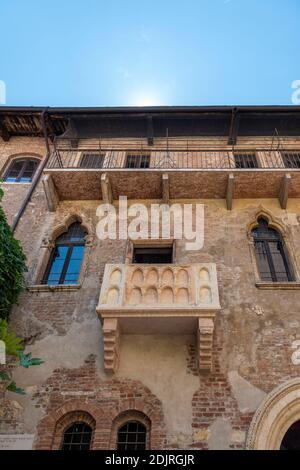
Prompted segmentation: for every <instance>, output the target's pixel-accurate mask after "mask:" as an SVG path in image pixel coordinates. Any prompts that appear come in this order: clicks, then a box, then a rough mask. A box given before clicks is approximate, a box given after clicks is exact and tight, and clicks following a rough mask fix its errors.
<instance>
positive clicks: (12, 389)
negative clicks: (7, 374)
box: [6, 381, 26, 395]
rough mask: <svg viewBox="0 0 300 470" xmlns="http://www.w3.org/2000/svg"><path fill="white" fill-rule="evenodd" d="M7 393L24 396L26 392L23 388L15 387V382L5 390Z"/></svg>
mask: <svg viewBox="0 0 300 470" xmlns="http://www.w3.org/2000/svg"><path fill="white" fill-rule="evenodd" d="M6 390H8V391H9V392H14V393H18V394H19V395H26V392H25V390H24V389H23V388H20V387H17V385H16V382H14V381H12V382H11V383H10V384H9V385H8V387H7V388H6Z"/></svg>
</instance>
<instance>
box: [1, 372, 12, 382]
mask: <svg viewBox="0 0 300 470" xmlns="http://www.w3.org/2000/svg"><path fill="white" fill-rule="evenodd" d="M0 379H1V380H10V377H9V375H8V373H7V372H5V371H2V372H0Z"/></svg>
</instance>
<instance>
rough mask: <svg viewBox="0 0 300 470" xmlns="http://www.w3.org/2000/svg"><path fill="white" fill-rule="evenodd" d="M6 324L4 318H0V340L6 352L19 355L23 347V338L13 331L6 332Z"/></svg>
mask: <svg viewBox="0 0 300 470" xmlns="http://www.w3.org/2000/svg"><path fill="white" fill-rule="evenodd" d="M7 330H8V325H7V321H6V320H1V319H0V340H2V341H4V343H5V349H6V354H11V355H12V356H19V354H20V352H21V351H22V350H23V349H24V348H23V340H22V339H21V338H18V336H17V335H16V334H15V333H14V332H13V331H10V332H8V331H7Z"/></svg>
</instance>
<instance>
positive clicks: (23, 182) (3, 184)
mask: <svg viewBox="0 0 300 470" xmlns="http://www.w3.org/2000/svg"><path fill="white" fill-rule="evenodd" d="M31 183H32V181H2V183H1V185H2V186H5V185H11V184H19V185H20V184H21V185H22V184H25V185H26V186H28V185H30V184H31Z"/></svg>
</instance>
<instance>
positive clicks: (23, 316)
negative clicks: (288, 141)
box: [0, 138, 300, 449]
mask: <svg viewBox="0 0 300 470" xmlns="http://www.w3.org/2000/svg"><path fill="white" fill-rule="evenodd" d="M33 141H34V139H32V140H31V141H27V140H26V142H25V141H23V140H22V141H20V142H19V143H18V151H22V148H24V151H25V148H26V151H28V148H29V143H30V142H33ZM16 143H17V138H15V139H13V140H12V141H11V142H10V143H8V144H6V147H5V153H3V147H2V148H0V153H1V152H2V160H3V161H4V160H5V158H7V157H8V155H9V154H10V153H14V152H15V150H14V147H13V146H14V145H16ZM34 145H35V144H34ZM38 145H40V144H38ZM9 146H11V148H10V147H9ZM22 146H23V147H22ZM35 151H37V150H36V148H35ZM131 184H134V178H133V180H132V182H131ZM4 190H5V193H6V196H5V198H6V199H5V204H4V207H5V209H6V211H7V213H8V214H9V216H10V220H11V217H12V216H13V215H14V214H15V213H16V210H17V207H18V204H17V205H15V195H16V194H18V196H17V199H18V200H19V192H20V198H22V197H23V194H21V193H22V188H21V186H17V185H10V186H9V187H8V186H5V187H4ZM99 202H100V201H96V200H93V201H89V200H82V201H77V200H73V201H68V200H66V201H60V203H59V205H58V207H57V209H56V211H55V212H52V213H50V212H48V210H47V204H46V200H45V195H44V191H43V186H42V184H41V183H39V185H38V187H37V190H36V191H35V193H34V195H33V197H32V199H31V202H30V204H29V205H28V207H27V209H26V211H25V214H24V216H23V218H22V219H21V221H20V223H19V225H18V228H17V231H16V236H17V238H19V239H20V240H21V242H22V245H23V247H24V250H25V253H26V255H27V259H28V266H29V272H28V274H27V284H28V286H32V285H35V286H36V285H37V284H39V283H40V276H41V272H42V268H43V267H44V266H45V263H46V260H47V256H49V248H47V246H48V245H47V241H46V242H45V238H46V239H48V241H49V239H51V237H53V231H54V228H57V227H59V226H60V225H62V224H65V223H66V222H67V221H68V220H69V218H70V217H71V216H77V217H78V218H79V220H81V221H82V223H83V224H84V225H85V226H86V227H88V228H89V230H90V233H89V235H90V236H91V240H90V242H89V246H87V248H86V254H85V258H84V262H83V266H82V272H81V277H80V284H81V286H80V288H79V289H78V290H72V291H68V290H64V289H63V290H60V291H59V290H55V289H54V290H53V291H45V289H44V290H39V289H37V288H35V289H29V290H27V291H26V292H24V293H23V294H22V296H21V299H20V305H19V306H17V307H16V308H15V309H14V312H13V315H12V317H11V318H12V321H11V326H12V327H13V328H14V329H15V331H16V332H17V333H18V334H19V335H20V336H22V337H23V338H24V339H25V341H26V344H27V348H26V349H27V351H28V352H29V351H30V352H32V354H33V356H35V357H41V358H42V359H43V360H44V361H45V363H44V364H43V365H41V366H38V367H32V368H30V369H29V370H25V369H21V368H17V369H15V371H14V379H15V380H16V382H17V383H18V385H20V386H22V387H24V388H25V389H26V392H27V395H26V396H25V397H20V396H17V395H13V394H11V393H9V394H7V396H6V401H5V403H4V402H3V403H2V404H1V406H0V412H1V413H2V415H0V421H1V428H0V429H1V433H15V432H16V430H17V432H23V433H33V434H36V436H37V435H38V432H37V426H38V425H40V423H42V424H41V426H42V425H44V424H43V421H42V418H45V419H46V420H47V419H48V417H49V416H50V414H49V413H52V412H54V411H55V409H56V407H58V406H63V403H64V401H66V402H67V401H68V400H70V399H71V398H72V397H73V398H74V397H76V399H78V400H82V403H87V402H88V401H89V400H98V401H97V403H100V402H101V399H104V398H105V396H106V395H105V394H109V393H110V392H109V390H111V393H112V396H113V399H112V403H113V405H112V406H114V408H115V409H119V408H118V407H119V406H120V403H121V402H122V401H123V402H124V403H125V401H126V400H128V403H131V402H130V400H132V397H131V396H130V395H131V394H132V393H133V394H134V392H132V390H137V389H138V390H140V391H139V395H140V396H139V397H138V398H136V397H135V399H141V400H142V399H143V397H144V396H145V397H146V398H145V402H146V401H147V400H148V398H147V397H148V394H151V400H152V401H151V403H154V405H153V407H155V406H157V407H158V408H159V413H162V415H163V418H162V421H163V426H164V428H163V431H162V432H166V444H164V445H165V446H166V447H169V448H199V449H202V448H209V449H217V448H218V449H221V448H222V449H223V448H224V449H227V448H243V447H245V439H246V433H247V430H248V428H249V425H250V422H251V419H252V416H253V413H254V412H255V411H256V410H257V408H258V407H259V405H260V403H261V402H262V401H263V399H264V397H265V395H266V393H269V392H270V391H271V390H272V389H273V388H274V387H276V386H277V385H278V383H284V382H285V381H287V380H289V379H292V378H294V377H297V376H298V375H299V372H300V365H299V364H298V365H297V364H293V363H292V361H291V356H292V354H293V352H294V349H293V347H292V343H293V341H294V340H296V339H300V320H299V311H298V310H299V309H298V305H299V301H300V290H298V289H294V290H277V289H273V290H262V289H259V288H258V287H257V286H256V285H255V282H256V275H257V273H256V266H255V260H254V258H253V254H251V243H250V241H249V226H250V224H251V223H253V222H255V216H256V214H257V213H258V212H259V211H260V212H264V213H266V214H268V215H271V217H272V220H274V221H276V222H277V223H278V224H281V226H282V227H283V228H284V230H285V231H286V239H287V241H288V249H289V255H290V258H291V262H292V264H293V266H294V270H295V272H296V274H297V275H298V272H299V267H300V200H299V199H289V202H288V209H287V210H282V209H281V208H280V205H279V202H278V200H277V199H239V200H234V201H233V210H232V211H228V210H227V209H226V204H225V200H223V199H216V200H211V199H206V200H197V201H189V202H199V203H200V202H201V203H203V204H204V210H205V232H204V234H205V238H204V247H203V249H201V250H199V251H185V241H184V240H183V241H177V242H176V260H175V261H176V262H177V263H216V266H217V277H218V289H219V295H220V304H221V309H222V310H221V311H219V312H217V315H216V328H215V331H214V342H213V368H212V371H211V372H208V373H203V374H201V373H200V374H199V372H198V369H197V352H196V346H195V344H196V338H195V335H191V334H190V335H186V334H182V332H181V331H180V328H178V331H174V332H173V333H172V334H169V335H163V334H156V335H153V334H147V332H145V333H146V334H138V335H137V334H125V333H124V334H121V345H120V363H119V369H118V371H117V373H116V375H115V377H111V376H109V375H108V374H106V373H105V372H104V368H103V341H102V327H101V323H100V321H99V318H98V316H97V313H96V306H97V303H98V300H99V293H100V287H101V282H102V277H103V272H104V267H105V264H106V263H124V262H125V260H126V254H127V246H126V240H120V241H118V240H103V241H100V240H98V239H97V237H96V224H97V218H96V209H97V206H98V204H99ZM133 202H135V201H129V204H131V203H133ZM139 202H144V203H146V204H147V205H148V206H149V204H150V202H151V201H149V200H147V201H143V200H139ZM171 202H179V203H182V202H187V201H186V200H179V201H177V200H172V201H171ZM91 358H92V359H91ZM90 364H92V366H91V365H90ZM85 368H86V369H87V370H88V372H87V374H90V375H88V377H84V379H81V377H82V374H83V372H82V371H83V370H84V369H85ZM76 374H78V377H79V378H78V382H76V380H75V378H76ZM74 377H75V378H74ZM114 380H116V382H114ZM74 381H75V385H74ZM53 384H54V385H53ZM70 384H72V386H71V385H70ZM110 384H111V385H110ZM128 384H130V385H128ZM136 384H138V385H136ZM69 387H71V392H70V389H69ZM72 387H73V388H72ZM74 387H75V388H76V387H77V389H76V390H75V391H74ZM110 387H111V389H110ZM126 390H127V391H126ZM128 390H129V391H128ZM75 392H76V393H75ZM114 393H116V394H117V395H114ZM70 394H71V395H70ZM127 394H128V395H129V396H127ZM116 396H117V398H116ZM155 397H156V398H155ZM7 400H8V401H7ZM95 403H96V401H95ZM126 403H127V401H126ZM147 403H148V402H147ZM93 406H95V407H96V405H93ZM97 406H98V405H97ZM99 406H100V405H99ZM101 406H102V405H101ZM151 406H152V405H151ZM4 407H5V410H6V411H5V413H4V412H3V409H4ZM1 410H2V411H1ZM161 410H162V411H161ZM154 414H155V413H154ZM157 414H158V412H157ZM159 416H161V415H159ZM49 420H50V418H49ZM49 422H50V421H49ZM107 426H109V425H107ZM40 429H42V428H40ZM164 442H165V441H164ZM41 445H42V444H41ZM45 445H46V444H45ZM99 445H100V444H99ZM103 445H105V444H103ZM161 445H163V444H161Z"/></svg>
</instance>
